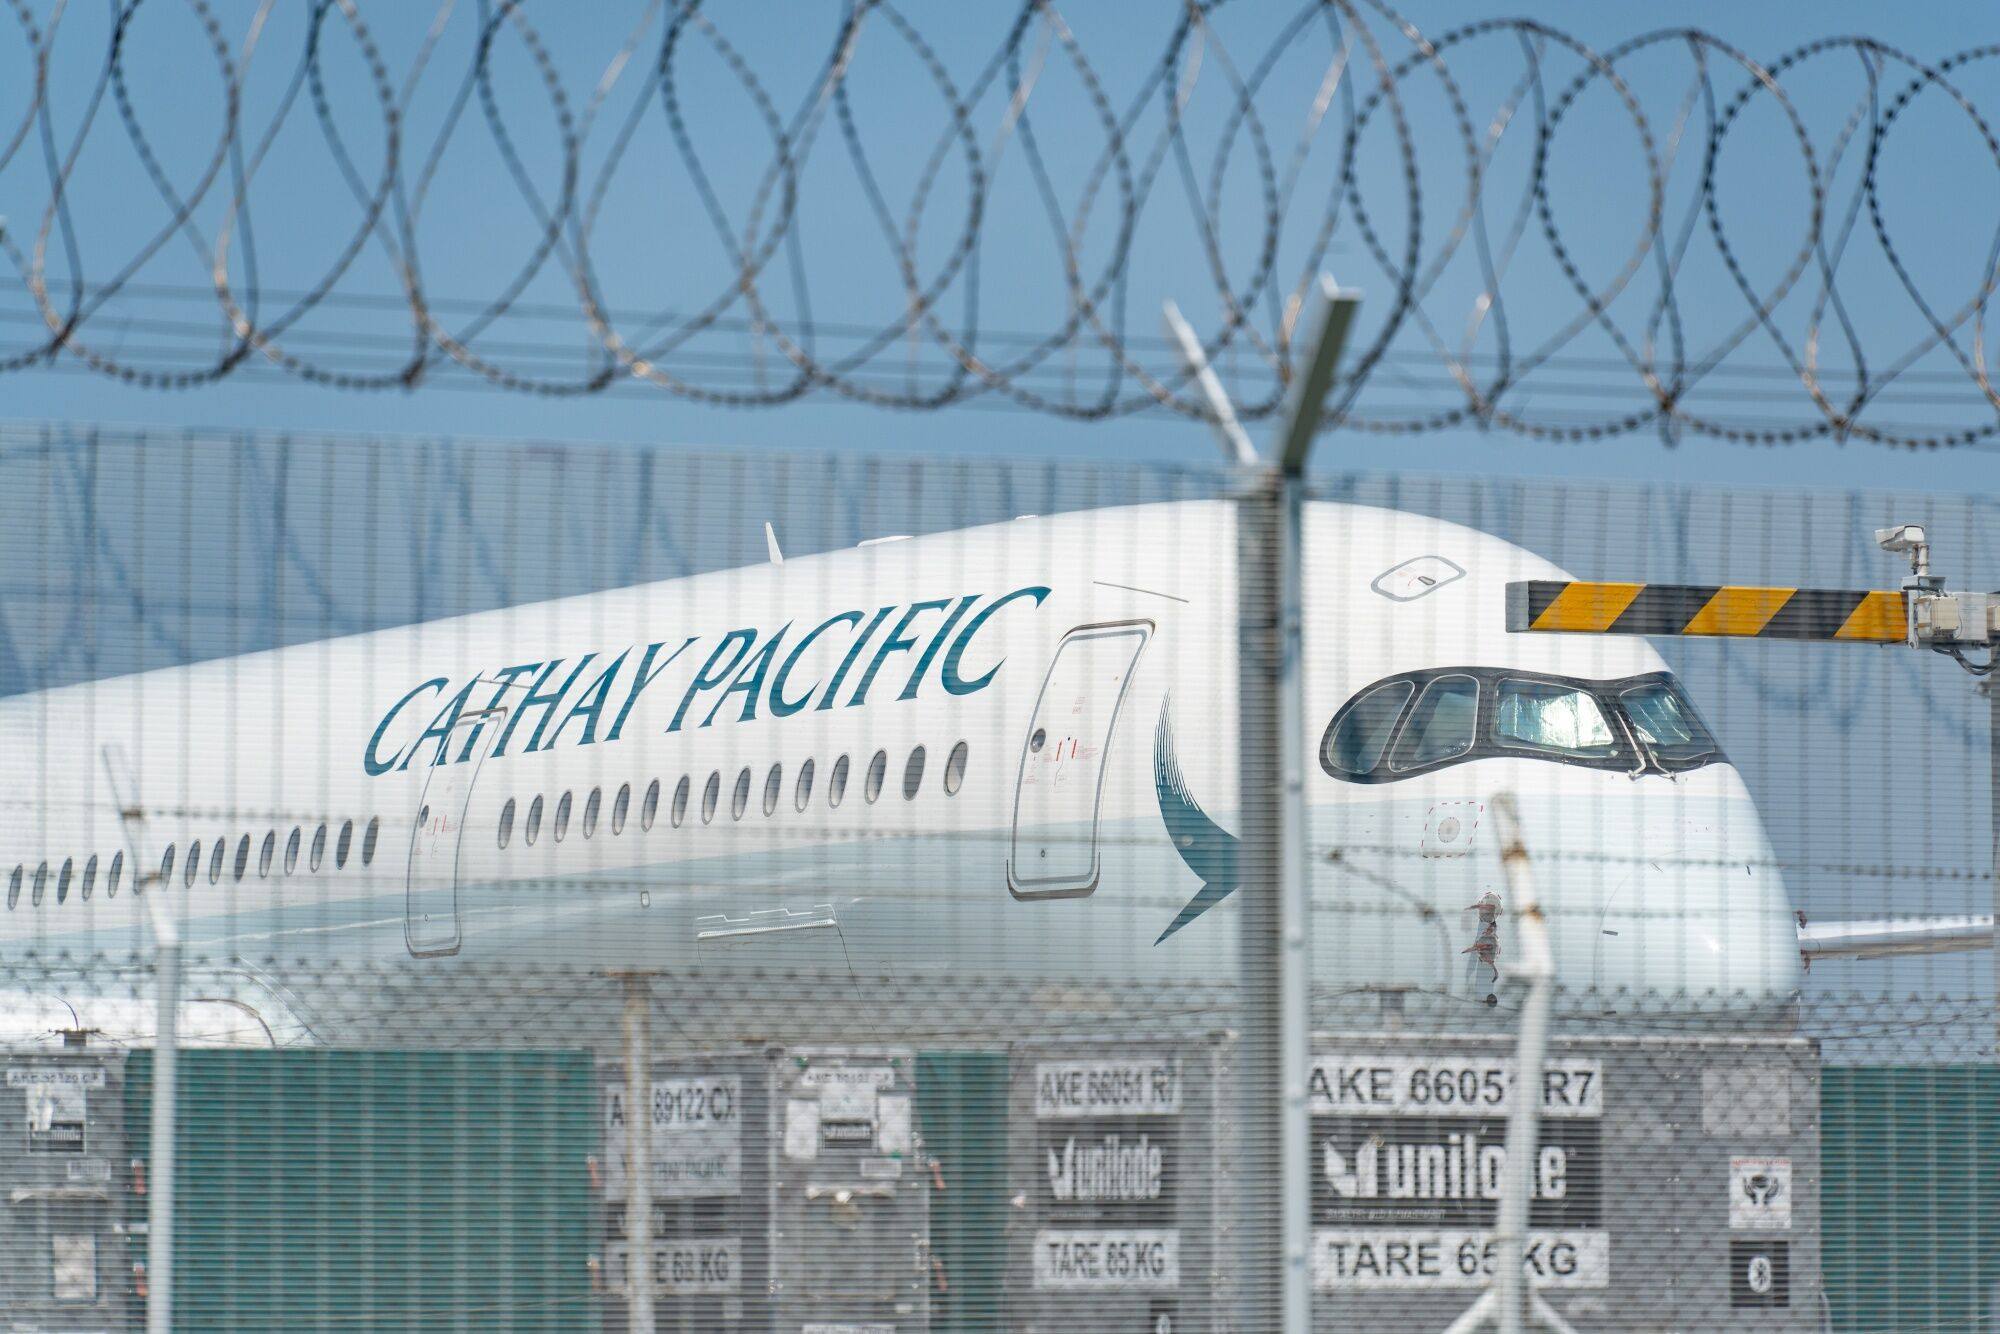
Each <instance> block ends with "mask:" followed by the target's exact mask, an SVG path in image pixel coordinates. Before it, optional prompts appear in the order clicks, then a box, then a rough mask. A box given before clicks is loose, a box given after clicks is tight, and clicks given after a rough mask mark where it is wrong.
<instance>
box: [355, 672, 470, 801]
mask: <svg viewBox="0 0 2000 1334" xmlns="http://www.w3.org/2000/svg"><path fill="white" fill-rule="evenodd" d="M450 684H451V678H450V677H447V676H439V677H434V678H433V679H431V680H429V681H426V682H424V683H423V684H422V685H420V686H418V687H417V688H416V689H415V690H412V691H411V692H410V693H409V694H407V695H405V696H403V697H402V698H401V699H399V700H397V701H396V703H395V705H394V707H392V708H391V709H390V710H389V711H388V712H387V713H385V714H383V715H382V721H381V722H379V723H377V724H376V725H375V735H373V736H371V737H369V738H368V749H366V750H364V751H363V752H362V753H361V767H362V768H363V769H366V770H367V771H368V776H369V777H370V778H379V777H381V776H382V775H383V774H386V773H388V772H389V771H390V770H391V769H393V768H395V767H396V761H397V760H399V759H401V758H402V756H403V752H402V751H400V750H399V751H397V752H396V753H395V754H394V755H392V756H391V757H390V758H389V759H387V760H378V759H376V758H375V748H376V747H377V746H379V745H381V744H382V734H383V733H384V732H387V731H388V730H389V724H390V723H392V722H394V721H395V720H396V715H397V714H399V713H401V712H402V711H403V706H404V705H405V704H408V703H409V702H410V701H411V700H413V699H415V698H416V697H417V696H419V695H421V694H423V693H424V692H425V691H426V690H443V689H444V688H445V687H446V686H449V685H450ZM410 749H411V750H412V751H415V750H416V747H415V746H411V747H410Z"/></svg>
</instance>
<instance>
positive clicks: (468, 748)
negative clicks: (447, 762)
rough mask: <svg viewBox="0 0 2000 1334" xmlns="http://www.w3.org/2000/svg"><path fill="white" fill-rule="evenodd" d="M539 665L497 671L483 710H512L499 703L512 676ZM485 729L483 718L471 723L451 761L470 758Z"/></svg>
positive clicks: (510, 685)
mask: <svg viewBox="0 0 2000 1334" xmlns="http://www.w3.org/2000/svg"><path fill="white" fill-rule="evenodd" d="M541 665H542V664H540V663H539V662H524V663H522V664H520V665H519V666H517V667H503V668H501V669H500V671H499V673H498V677H497V679H496V680H495V681H494V682H493V698H492V699H489V700H487V701H486V709H485V712H487V713H489V714H490V713H492V712H494V711H495V710H496V709H497V710H501V711H502V712H508V713H511V712H512V710H511V709H506V708H505V706H503V705H502V704H501V701H502V700H504V699H506V698H507V691H508V689H509V688H510V687H512V686H513V684H514V678H516V677H518V676H525V675H527V674H528V673H529V672H532V671H534V670H535V669H536V668H537V667H539V666H541ZM485 730H486V720H485V719H484V718H481V719H480V720H479V721H478V722H476V723H474V724H473V725H472V731H470V732H469V733H467V734H466V738H465V745H464V746H463V747H461V748H460V750H459V752H458V758H457V759H456V760H454V761H452V763H454V764H464V763H465V762H466V761H467V760H469V759H471V758H472V748H473V747H474V746H476V745H478V744H479V734H480V733H481V732H484V731H485Z"/></svg>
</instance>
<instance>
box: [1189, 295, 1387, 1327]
mask: <svg viewBox="0 0 2000 1334" xmlns="http://www.w3.org/2000/svg"><path fill="white" fill-rule="evenodd" d="M1315 297H1316V301H1315V309H1314V311H1313V313H1312V315H1311V316H1309V317H1308V320H1307V321H1306V323H1305V325H1304V328H1305V329H1306V330H1307V331H1308V332H1309V333H1310V335H1311V337H1312V340H1313V341H1312V343H1311V345H1310V346H1309V347H1308V349H1307V354H1306V357H1305V358H1304V360H1303V361H1302V362H1301V364H1300V367H1299V370H1298V373H1297V375H1296V376H1295V378H1294V379H1293V381H1292V391H1291V398H1290V401H1289V405H1288V410H1287V413H1286V417H1285V421H1284V423H1283V425H1282V427H1281V430H1280V434H1279V439H1278V442H1277V449H1276V452H1275V457H1274V458H1273V459H1272V466H1269V467H1266V468H1260V469H1257V470H1256V471H1254V472H1251V473H1250V474H1249V476H1248V477H1247V478H1246V479H1245V484H1244V488H1243V490H1242V491H1241V492H1240V493H1239V494H1238V498H1237V504H1236V513H1237V519H1236V524H1237V529H1236V561H1237V565H1236V576H1237V582H1236V588H1237V610H1236V614H1237V629H1238V635H1237V643H1238V649H1237V655H1238V656H1237V664H1238V665H1237V674H1238V681H1237V724H1238V729H1239V730H1238V736H1239V740H1240V747H1239V757H1238V780H1239V781H1238V794H1239V796H1238V805H1239V807H1240V808H1241V811H1242V814H1241V816H1240V819H1241V823H1242V830H1243V832H1242V844H1241V852H1240V863H1239V866H1238V871H1237V876H1238V879H1239V881H1240V882H1241V885H1240V888H1241V890H1242V892H1243V905H1242V908H1241V909H1240V912H1241V919H1240V931H1241V935H1240V936H1239V949H1240V951H1241V954H1240V963H1239V970H1240V981H1241V985H1242V987H1243V996H1244V1002H1243V1025H1242V1038H1241V1051H1242V1061H1243V1079H1242V1082H1241V1084H1240V1086H1239V1087H1240V1088H1241V1090H1242V1096H1243V1099H1244V1107H1243V1111H1242V1124H1243V1140H1244V1149H1245V1151H1244V1154H1243V1161H1244V1166H1245V1169H1246V1173H1247V1176H1248V1180H1249V1181H1250V1182H1251V1183H1252V1185H1253V1189H1251V1190H1250V1191H1248V1192H1247V1193H1246V1195H1245V1200H1244V1206H1245V1207H1244V1220H1243V1221H1244V1228H1243V1233H1242V1252H1241V1253H1242V1256H1243V1261H1242V1265H1243V1268H1242V1272H1241V1274H1240V1275H1239V1285H1240V1286H1239V1291H1243V1292H1247V1293H1252V1294H1265V1293H1269V1294H1274V1295H1275V1296H1276V1298H1277V1301H1276V1306H1277V1310H1276V1312H1275V1314H1276V1316H1277V1319H1276V1320H1274V1321H1270V1322H1268V1323H1267V1324H1265V1327H1266V1328H1271V1329H1277V1330H1282V1331H1284V1334H1308V1331H1310V1330H1311V1328H1312V1263H1311V1262H1312V1125H1311V1119H1310V1115H1309V1107H1308V1100H1307V1081H1308V1078H1309V1076H1310V1074H1311V1070H1310V1062H1311V1051H1310V1047H1311V1038H1310V1034H1311V1028H1312V1005H1311V1000H1312V995H1311V987H1312V948H1311V910H1312V905H1311V902H1310V899H1309V897H1308V885H1309V878H1308V876H1307V867H1306V858H1307V855H1308V831H1307V829H1306V820H1305V811H1306V807H1305V774H1306V736H1305V734H1306V726H1307V725H1306V717H1305V678H1304V671H1303V666H1302V663H1303V645H1304V627H1303V622H1304V611H1305V575H1304V516H1305V497H1306V481H1305V465H1306V460H1307V458H1308V456H1309V455H1310V454H1311V451H1312V444H1313V439H1314V436H1315V435H1316V434H1317V432H1318V430H1319V422H1320V414H1321V411H1322V409H1323V407H1324V406H1325V403H1326V395H1327V390H1328V388H1329V387H1330V386H1331V384H1332V383H1333V371H1334V367H1335V366H1336V365H1337V364H1338V363H1339V361H1340V353H1341V349H1342V347H1343V345H1344V344H1345V343H1346V341H1347V333H1348V330H1349V328H1350V327H1351V326H1352V324H1353V320H1354V312H1355V310H1356V309H1357V308H1358V307H1359V305H1360V297H1359V296H1358V295H1357V294H1355V293H1352V292H1345V291H1342V290H1341V289H1340V288H1339V287H1337V286H1335V285H1334V283H1333V280H1332V279H1331V278H1327V277H1322V278H1321V279H1320V280H1319V283H1318V284H1317V288H1316V292H1315ZM1217 415H1218V417H1220V416H1221V412H1220V410H1218V413H1217ZM1261 1185H1268V1186H1269V1188H1270V1189H1269V1198H1268V1200H1266V1199H1265V1198H1264V1196H1263V1195H1262V1194H1261V1193H1260V1192H1259V1191H1258V1190H1256V1189H1255V1188H1254V1187H1255V1186H1261Z"/></svg>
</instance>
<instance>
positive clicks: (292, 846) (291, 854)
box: [285, 825, 299, 875]
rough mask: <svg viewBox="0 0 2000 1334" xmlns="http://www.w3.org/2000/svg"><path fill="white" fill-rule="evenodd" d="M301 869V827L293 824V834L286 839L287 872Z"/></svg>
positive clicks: (288, 873) (287, 873)
mask: <svg viewBox="0 0 2000 1334" xmlns="http://www.w3.org/2000/svg"><path fill="white" fill-rule="evenodd" d="M298 869H299V827H298V826H297V825H293V826H292V836H291V837H290V838H288V839H286V840H285V874H286V875H290V874H291V873H292V872H294V871H296V870H298Z"/></svg>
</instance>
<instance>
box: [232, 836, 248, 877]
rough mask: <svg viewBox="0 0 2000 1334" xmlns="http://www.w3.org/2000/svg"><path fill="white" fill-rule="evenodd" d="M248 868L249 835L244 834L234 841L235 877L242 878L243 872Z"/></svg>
mask: <svg viewBox="0 0 2000 1334" xmlns="http://www.w3.org/2000/svg"><path fill="white" fill-rule="evenodd" d="M249 869H250V835H248V834H245V835H244V836H243V837H242V838H240V839H238V840H237V843H236V868H235V876H236V879H238V880H241V879H242V878H243V873H244V872H245V871H247V870H249Z"/></svg>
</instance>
